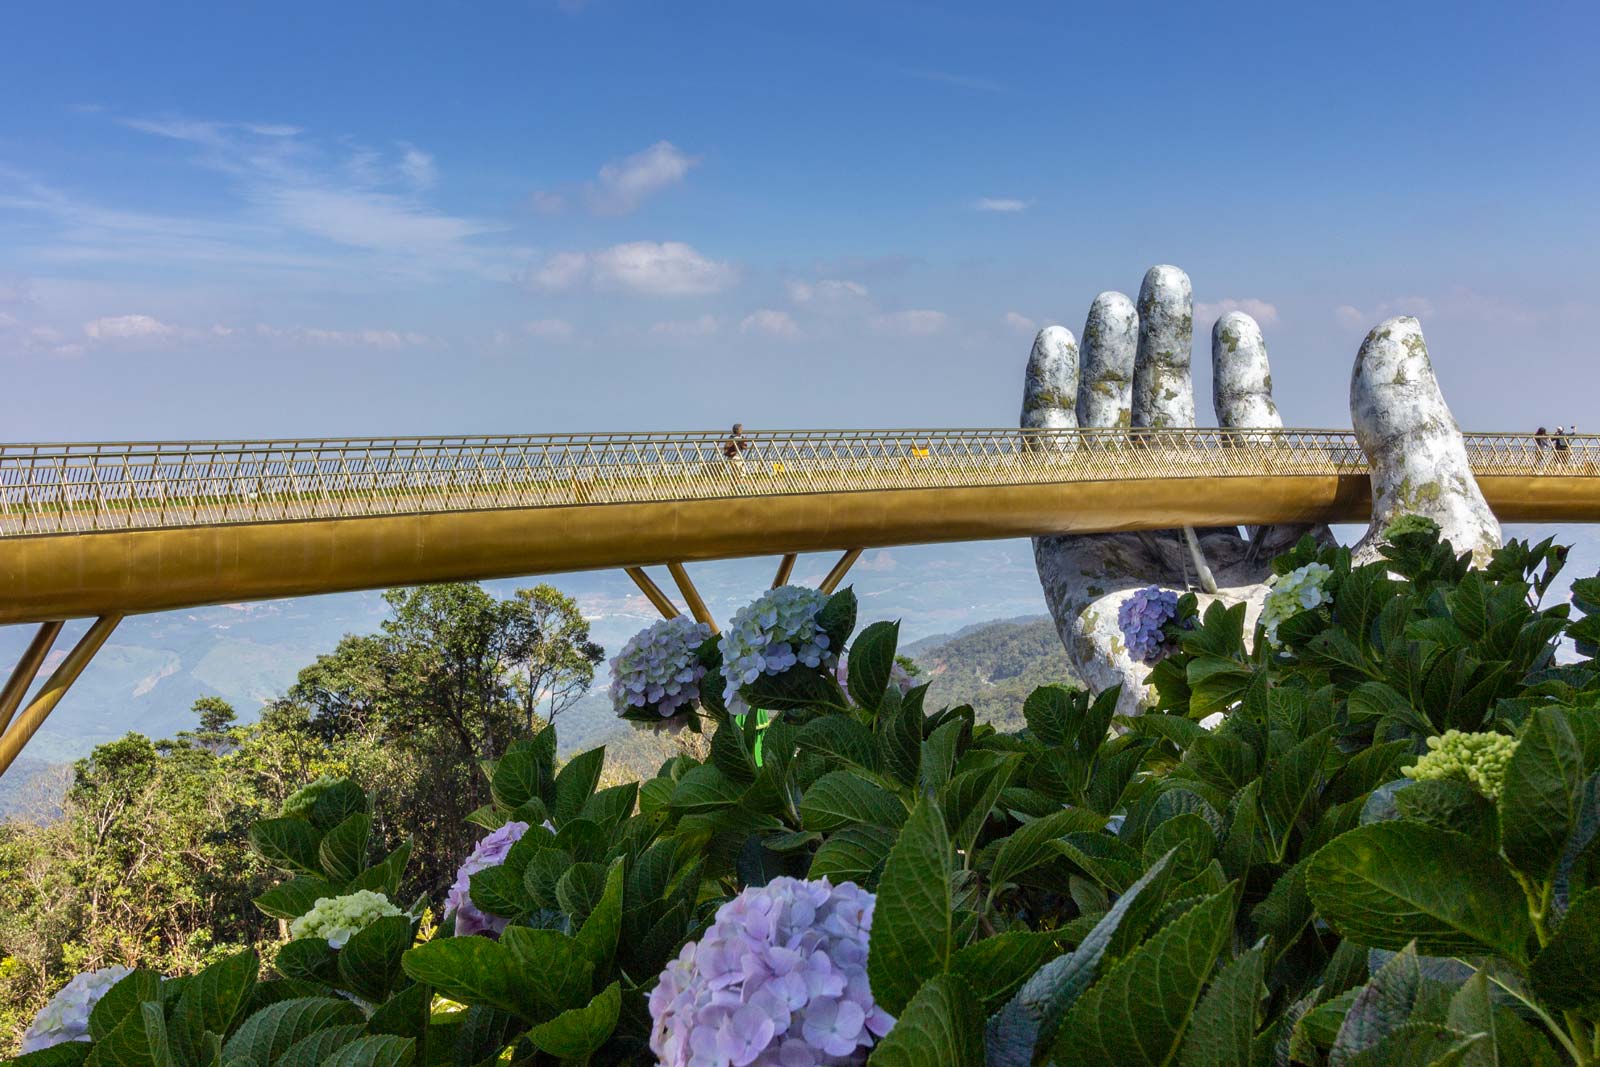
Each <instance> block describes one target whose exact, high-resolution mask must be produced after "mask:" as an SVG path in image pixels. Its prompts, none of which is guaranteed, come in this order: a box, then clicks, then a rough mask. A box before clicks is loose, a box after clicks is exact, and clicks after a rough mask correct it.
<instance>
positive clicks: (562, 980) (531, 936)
mask: <svg viewBox="0 0 1600 1067" xmlns="http://www.w3.org/2000/svg"><path fill="white" fill-rule="evenodd" d="M500 944H501V946H502V947H503V948H504V949H505V950H506V952H507V954H508V955H509V956H510V958H511V959H512V960H513V961H514V962H515V967H516V973H517V975H518V976H519V977H518V980H519V981H520V982H522V983H523V985H524V986H525V988H526V990H527V991H528V992H529V993H531V994H532V995H533V996H534V997H535V998H537V1000H538V1003H539V1005H540V1006H541V1008H542V1009H543V1013H544V1017H547V1016H549V1015H554V1014H557V1013H559V1012H563V1011H566V1010H567V1009H569V1008H576V1007H578V1006H579V1005H581V1004H584V1003H585V1002H587V1001H588V999H589V990H590V988H591V982H592V980H593V976H594V964H592V963H590V962H589V959H588V956H587V955H586V954H585V952H584V949H583V948H582V946H580V945H579V944H578V942H576V941H574V940H573V939H572V938H570V937H568V936H566V935H565V934H562V933H558V932H557V931H555V930H530V929H528V928H527V927H525V926H511V927H507V928H506V931H505V933H503V934H501V935H500Z"/></svg>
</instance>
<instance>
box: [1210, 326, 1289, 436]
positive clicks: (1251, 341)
mask: <svg viewBox="0 0 1600 1067" xmlns="http://www.w3.org/2000/svg"><path fill="white" fill-rule="evenodd" d="M1211 406H1212V408H1213V409H1214V410H1215V411H1216V413H1217V425H1218V426H1236V427H1255V426H1271V427H1280V426H1282V425H1283V417H1282V416H1280V415H1279V414H1278V405H1276V404H1274V403H1273V402H1272V368H1271V367H1270V366H1269V365H1268V363H1267V342H1266V341H1265V340H1264V339H1263V338H1262V336H1261V327H1260V326H1258V325H1256V320H1255V319H1253V318H1251V317H1250V316H1249V315H1246V314H1245V313H1244V312H1242V311H1230V312H1228V313H1227V314H1226V315H1223V316H1222V317H1221V318H1220V319H1218V320H1217V321H1216V324H1215V325H1214V326H1212V327H1211Z"/></svg>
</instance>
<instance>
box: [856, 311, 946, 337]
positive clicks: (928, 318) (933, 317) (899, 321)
mask: <svg viewBox="0 0 1600 1067" xmlns="http://www.w3.org/2000/svg"><path fill="white" fill-rule="evenodd" d="M949 324H950V316H949V315H946V314H945V313H944V312H942V311H928V310H914V311H895V312H891V313H889V314H887V315H874V316H873V317H872V328H873V329H874V330H875V331H877V332H878V333H881V334H887V335H890V336H894V337H930V336H932V335H933V334H936V333H941V332H943V330H944V328H945V327H946V326H948V325H949Z"/></svg>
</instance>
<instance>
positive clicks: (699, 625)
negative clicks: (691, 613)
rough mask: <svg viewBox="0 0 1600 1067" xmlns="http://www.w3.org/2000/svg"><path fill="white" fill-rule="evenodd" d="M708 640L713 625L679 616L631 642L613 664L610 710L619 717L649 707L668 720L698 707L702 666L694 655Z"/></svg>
mask: <svg viewBox="0 0 1600 1067" xmlns="http://www.w3.org/2000/svg"><path fill="white" fill-rule="evenodd" d="M710 636H711V627H709V626H707V625H706V624H705V623H703V622H695V621H694V620H693V619H691V618H689V617H688V616H687V615H679V616H677V617H676V618H672V619H662V620H661V621H660V622H658V623H655V624H654V625H652V626H647V627H645V628H644V629H643V630H640V631H639V632H638V633H636V634H634V635H633V637H631V638H629V639H628V643H627V644H626V645H623V646H622V651H621V652H619V653H618V654H617V655H616V656H615V657H614V658H613V659H612V660H611V706H612V707H613V708H615V709H616V711H617V714H618V715H627V714H628V713H629V712H633V711H637V710H642V709H652V710H654V711H655V712H656V713H657V714H659V715H660V716H661V717H662V718H663V719H670V718H671V717H672V716H673V715H675V714H677V713H678V711H679V710H680V709H689V708H693V707H694V706H695V705H696V704H697V703H699V701H700V680H701V679H702V678H704V677H705V676H706V668H705V665H704V664H702V663H701V662H700V660H699V658H698V657H697V656H696V655H695V651H696V650H697V649H698V648H699V647H700V645H701V644H703V643H704V642H705V641H706V640H707V639H708V638H709V637H710Z"/></svg>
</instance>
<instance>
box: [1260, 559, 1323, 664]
mask: <svg viewBox="0 0 1600 1067" xmlns="http://www.w3.org/2000/svg"><path fill="white" fill-rule="evenodd" d="M1332 576H1333V568H1332V567H1328V566H1326V565H1324V564H1321V563H1307V564H1306V565H1305V566H1304V567H1297V568H1295V569H1294V570H1292V571H1290V572H1289V573H1288V574H1280V575H1277V576H1275V577H1273V578H1270V579H1268V580H1267V584H1268V585H1269V586H1271V587H1272V588H1271V591H1270V592H1268V593H1267V597H1266V599H1265V600H1264V601H1262V604H1261V625H1262V626H1263V627H1264V628H1265V629H1266V631H1267V640H1268V641H1269V642H1271V643H1272V646H1273V647H1274V648H1276V647H1278V626H1279V625H1280V624H1281V623H1282V622H1283V621H1284V620H1285V619H1288V618H1292V617H1293V616H1295V615H1298V614H1300V613H1301V612H1302V611H1310V610H1312V609H1313V608H1318V607H1321V606H1322V605H1323V604H1327V603H1329V602H1330V601H1332V599H1333V598H1332V597H1330V596H1329V595H1328V591H1327V584H1328V579H1329V578H1331V577H1332Z"/></svg>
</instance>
